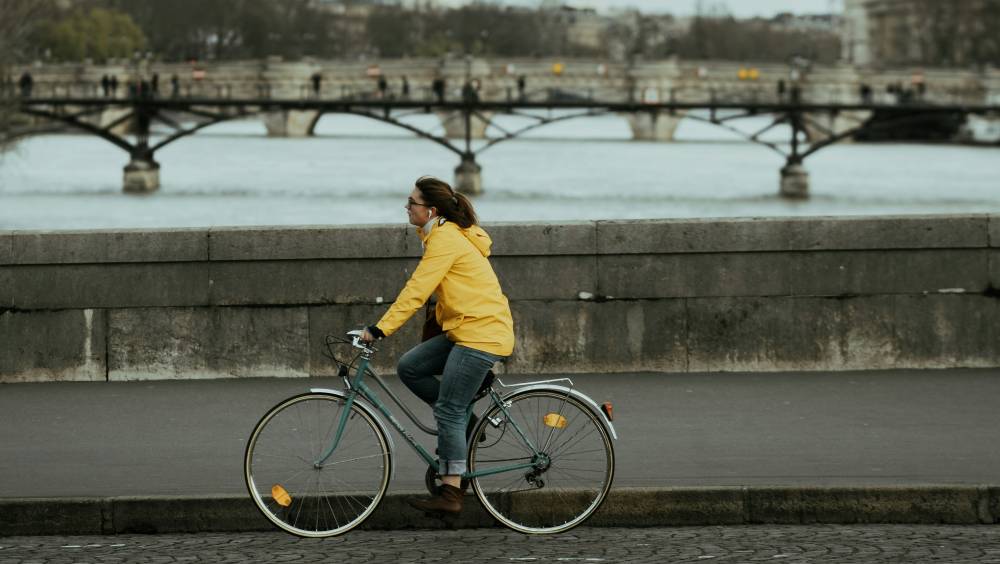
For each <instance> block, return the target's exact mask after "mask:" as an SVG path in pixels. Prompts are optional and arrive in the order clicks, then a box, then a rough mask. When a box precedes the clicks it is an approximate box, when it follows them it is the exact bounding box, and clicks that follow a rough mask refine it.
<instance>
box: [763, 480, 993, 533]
mask: <svg viewBox="0 0 1000 564" xmlns="http://www.w3.org/2000/svg"><path fill="white" fill-rule="evenodd" d="M982 498H983V493H982V492H981V491H980V489H979V488H976V487H974V486H954V487H949V486H923V487H921V486H915V487H894V486H888V487H886V486H880V487H867V488H864V487H862V488H815V487H807V488H753V489H750V490H749V491H748V495H747V505H748V513H749V517H750V518H749V521H750V523H752V524H808V523H908V524H919V523H927V524H940V523H946V524H976V523H979V522H980V508H979V506H980V505H981V501H982Z"/></svg>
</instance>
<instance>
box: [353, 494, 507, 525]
mask: <svg viewBox="0 0 1000 564" xmlns="http://www.w3.org/2000/svg"><path fill="white" fill-rule="evenodd" d="M415 495H416V496H423V495H426V494H425V493H423V492H420V493H412V492H411V493H405V494H397V493H391V489H390V493H387V494H386V496H385V497H384V498H382V502H381V503H379V506H378V507H377V508H376V509H375V511H374V512H372V514H371V517H369V518H368V519H367V520H365V522H364V523H362V524H361V527H360V528H361V529H362V530H366V531H372V530H383V531H384V530H389V531H398V530H405V529H416V528H419V529H451V530H458V529H483V528H491V527H497V526H498V524H497V522H496V520H495V519H493V517H492V516H491V515H490V514H489V513H487V512H486V509H485V508H483V505H482V504H481V503H479V502H478V501H477V500H476V496H475V494H473V493H472V490H471V488H470V490H469V493H467V494H466V498H465V504H464V506H463V507H462V512H461V513H460V514H459V515H458V516H456V517H455V518H454V519H453V520H450V521H449V522H445V521H443V520H440V519H423V520H418V519H414V518H413V511H414V510H413V508H412V507H410V505H409V504H408V503H407V500H408V499H412V498H413V497H414V496H415Z"/></svg>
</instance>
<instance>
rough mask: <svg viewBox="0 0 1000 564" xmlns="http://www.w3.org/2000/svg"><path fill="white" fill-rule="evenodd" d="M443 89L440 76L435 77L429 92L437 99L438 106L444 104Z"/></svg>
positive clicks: (443, 83)
mask: <svg viewBox="0 0 1000 564" xmlns="http://www.w3.org/2000/svg"><path fill="white" fill-rule="evenodd" d="M444 89H445V82H444V78H442V77H440V76H438V77H435V78H434V80H433V81H432V82H431V90H432V91H433V92H434V96H435V97H437V101H438V103H439V104H440V103H443V102H444Z"/></svg>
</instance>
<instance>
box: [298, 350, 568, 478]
mask: <svg viewBox="0 0 1000 564" xmlns="http://www.w3.org/2000/svg"><path fill="white" fill-rule="evenodd" d="M355 342H357V340H355ZM355 346H358V345H357V344H356V345H355ZM358 348H361V350H362V353H361V362H360V363H359V364H358V367H357V371H356V373H355V376H354V380H350V379H349V378H348V377H347V375H346V374H345V375H344V385H345V386H346V388H347V390H346V391H347V393H346V400H345V402H344V411H343V413H341V414H340V420H339V422H338V423H337V432H336V434H335V435H334V437H333V441H332V443H331V444H330V446H329V447H328V448H327V450H326V451H325V452H324V453H323V455H322V456H320V457H319V459H318V460H316V461H314V462H313V465H314V466H315V467H316V468H320V467H322V466H323V464H324V463H325V462H326V461H327V459H329V458H330V457H331V456H333V453H334V451H336V450H337V446H338V445H339V444H340V439H341V437H342V436H343V434H344V428H345V427H346V426H347V418H348V416H349V415H350V413H351V406H352V405H354V401H355V399H356V398H357V397H358V396H359V395H360V396H361V397H363V398H364V399H365V400H367V401H368V402H369V403H370V404H371V405H372V406H373V407H375V409H377V410H378V412H379V413H381V414H382V415H384V416H385V417H386V419H388V420H389V423H390V424H391V425H392V427H393V428H394V429H396V431H398V432H399V434H400V435H402V437H403V438H404V439H406V442H407V443H409V445H410V447H411V448H413V450H415V451H416V452H417V454H418V455H420V457H421V458H423V459H424V461H426V462H427V464H428V465H429V466H435V467H436V465H437V459H436V458H434V456H433V455H431V453H430V452H428V451H427V449H425V448H424V447H423V445H421V444H420V443H419V442H417V440H416V438H414V437H413V435H412V434H411V433H410V432H409V431H407V430H406V428H405V427H403V425H402V423H400V422H399V421H398V420H397V419H396V417H395V416H394V415H393V414H392V412H391V411H389V408H388V407H387V406H386V405H385V404H384V403H382V401H381V400H379V397H378V396H377V395H376V394H375V391H374V390H372V389H371V388H369V387H368V385H366V384H365V382H364V379H365V374H366V373H370V374H371V376H372V377H373V378H374V379H375V381H376V382H377V383H378V384H379V386H380V387H381V388H382V389H383V390H385V392H386V393H387V394H389V397H390V398H391V399H392V400H393V402H395V403H396V405H398V406H399V407H400V408H402V409H403V411H404V412H405V413H406V415H407V417H408V418H409V419H410V420H411V421H413V423H414V424H416V425H417V426H418V427H420V428H421V429H422V430H424V431H426V432H428V433H430V434H433V435H436V434H437V431H436V430H435V429H432V428H428V427H426V426H424V425H423V424H421V423H420V420H419V419H418V418H417V417H416V416H415V415H414V414H413V413H412V412H411V411H410V410H409V409H407V407H406V406H405V405H404V404H403V403H402V401H400V400H399V398H398V397H396V395H395V394H393V393H392V390H390V389H389V388H388V387H387V386H386V385H385V383H384V382H382V380H381V379H380V378H379V377H378V375H376V374H375V373H374V372H370V371H369V370H368V365H369V361H370V360H371V355H372V353H373V352H375V349H372V348H370V347H367V346H358ZM489 397H490V399H491V401H492V402H493V403H494V404H495V405H497V406H499V408H500V410H501V412H503V415H504V417H506V420H507V422H508V423H510V424H511V425H512V426H513V428H514V431H515V432H516V433H517V435H518V436H519V437H520V438H521V440H522V441H524V444H525V445H527V446H528V448H530V449H531V452H532V457H531V462H524V463H521V464H511V465H508V466H501V467H498V468H490V469H487V470H480V471H477V472H465V473H463V474H462V478H464V479H469V478H475V477H478V476H490V475H493V474H502V473H504V472H513V471H515V470H524V469H528V468H534V467H536V466H542V465H544V464H546V463H547V458H548V457H547V456H545V455H543V454H541V453H540V452H539V451H538V447H536V446H535V445H534V444H532V442H531V439H529V438H528V436H527V435H526V434H525V433H524V431H523V430H522V429H521V428H520V427H518V425H517V422H516V421H514V420H513V419H512V418H511V417H510V412H508V411H507V408H508V407H510V405H509V403H507V402H504V400H503V398H502V397H500V395H499V394H497V393H496V391H495V390H493V389H490V391H489ZM472 411H473V406H471V405H470V406H469V409H468V411H467V412H466V420H467V421H468V420H469V419H470V417H471V415H472ZM491 423H493V422H491ZM493 424H494V425H495V426H498V425H499V423H493Z"/></svg>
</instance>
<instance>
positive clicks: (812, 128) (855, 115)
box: [803, 111, 872, 143]
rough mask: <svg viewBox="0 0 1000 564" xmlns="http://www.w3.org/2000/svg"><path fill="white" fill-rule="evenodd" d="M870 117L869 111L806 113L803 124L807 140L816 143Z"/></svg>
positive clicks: (849, 128) (855, 125) (846, 139)
mask: <svg viewBox="0 0 1000 564" xmlns="http://www.w3.org/2000/svg"><path fill="white" fill-rule="evenodd" d="M871 117H872V112H870V111H849V112H836V113H835V112H822V113H807V114H806V118H807V119H806V120H804V124H803V125H804V126H805V132H806V136H807V137H808V138H809V142H810V143H816V142H819V141H825V140H827V139H829V138H830V137H836V136H838V135H842V134H844V133H846V132H848V131H850V130H851V129H854V128H856V127H858V126H860V125H861V124H863V123H865V122H866V121H868V120H869V119H870V118H871ZM842 142H850V138H849V137H848V138H845V139H843V140H842Z"/></svg>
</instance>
